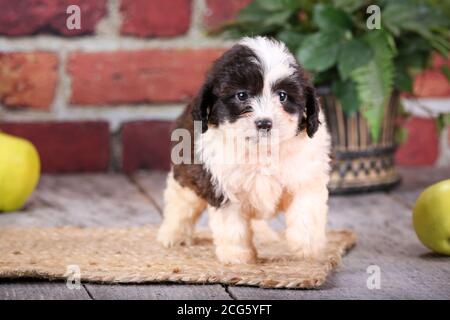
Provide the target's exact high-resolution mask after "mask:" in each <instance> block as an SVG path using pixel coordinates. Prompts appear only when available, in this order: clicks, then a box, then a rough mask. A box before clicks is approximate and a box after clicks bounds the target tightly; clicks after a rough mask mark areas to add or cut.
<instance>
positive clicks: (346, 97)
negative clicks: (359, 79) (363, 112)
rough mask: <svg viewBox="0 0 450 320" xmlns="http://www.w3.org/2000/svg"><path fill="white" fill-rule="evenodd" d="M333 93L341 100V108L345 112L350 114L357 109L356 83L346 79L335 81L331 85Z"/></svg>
mask: <svg viewBox="0 0 450 320" xmlns="http://www.w3.org/2000/svg"><path fill="white" fill-rule="evenodd" d="M331 90H332V91H333V93H334V95H335V96H336V97H337V98H338V99H339V101H340V102H341V106H342V110H344V112H345V113H346V114H352V113H354V112H356V111H358V109H359V105H360V103H359V99H358V92H357V91H356V85H355V83H354V82H353V81H352V80H347V81H344V82H342V81H335V82H333V85H332V87H331Z"/></svg>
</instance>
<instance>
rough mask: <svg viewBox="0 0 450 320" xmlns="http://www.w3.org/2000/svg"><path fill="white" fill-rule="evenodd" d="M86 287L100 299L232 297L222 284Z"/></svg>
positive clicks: (90, 285)
mask: <svg viewBox="0 0 450 320" xmlns="http://www.w3.org/2000/svg"><path fill="white" fill-rule="evenodd" d="M85 286H86V289H87V290H88V291H89V293H90V294H91V296H92V297H93V298H94V299H96V300H97V299H98V300H161V299H162V300H168V299H175V300H201V299H206V300H228V299H231V298H230V296H229V295H228V293H227V292H226V291H225V288H224V287H222V286H221V285H183V284H145V285H143V284H139V285H103V284H86V285H85Z"/></svg>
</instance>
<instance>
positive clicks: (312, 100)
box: [300, 85, 320, 138]
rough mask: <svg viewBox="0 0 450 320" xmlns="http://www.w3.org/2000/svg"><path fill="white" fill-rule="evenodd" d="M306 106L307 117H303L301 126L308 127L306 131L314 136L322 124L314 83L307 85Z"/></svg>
mask: <svg viewBox="0 0 450 320" xmlns="http://www.w3.org/2000/svg"><path fill="white" fill-rule="evenodd" d="M305 108H306V110H305V115H306V118H303V119H302V121H301V124H300V126H301V128H306V133H307V134H308V136H309V137H310V138H312V137H313V136H314V133H316V131H317V129H319V125H320V121H319V112H320V104H319V100H318V99H317V96H316V90H315V89H314V87H313V86H312V85H306V86H305Z"/></svg>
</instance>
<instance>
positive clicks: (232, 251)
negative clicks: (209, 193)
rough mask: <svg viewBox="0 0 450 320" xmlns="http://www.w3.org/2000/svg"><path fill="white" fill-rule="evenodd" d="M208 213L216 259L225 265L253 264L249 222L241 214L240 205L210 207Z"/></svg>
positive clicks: (254, 259) (253, 255) (253, 251)
mask: <svg viewBox="0 0 450 320" xmlns="http://www.w3.org/2000/svg"><path fill="white" fill-rule="evenodd" d="M208 212H209V223H210V227H211V230H212V233H213V238H214V244H215V246H216V255H217V258H218V259H219V260H220V261H221V262H222V263H226V264H241V263H252V262H255V261H256V249H255V246H254V245H253V242H252V238H253V232H252V228H251V225H250V221H251V220H250V218H249V217H247V216H246V215H245V213H244V212H242V210H241V208H240V205H239V204H233V203H227V204H225V206H223V207H220V208H214V207H211V206H210V207H209V208H208Z"/></svg>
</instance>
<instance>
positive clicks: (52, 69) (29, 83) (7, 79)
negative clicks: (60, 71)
mask: <svg viewBox="0 0 450 320" xmlns="http://www.w3.org/2000/svg"><path fill="white" fill-rule="evenodd" d="M57 66H58V58H57V57H56V55H54V54H52V53H44V52H37V53H3V54H0V101H1V102H2V103H3V104H4V105H5V106H7V107H28V108H33V109H42V110H47V109H49V107H50V105H51V103H52V101H53V98H54V95H55V88H56V81H57Z"/></svg>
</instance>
